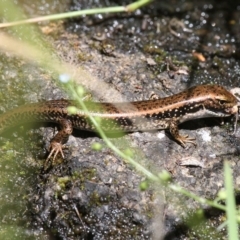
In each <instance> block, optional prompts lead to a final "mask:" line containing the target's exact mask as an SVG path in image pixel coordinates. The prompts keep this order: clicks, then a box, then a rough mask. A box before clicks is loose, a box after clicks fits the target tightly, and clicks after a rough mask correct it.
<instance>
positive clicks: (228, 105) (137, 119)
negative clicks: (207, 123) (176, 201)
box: [0, 85, 238, 162]
mask: <svg viewBox="0 0 240 240" xmlns="http://www.w3.org/2000/svg"><path fill="white" fill-rule="evenodd" d="M85 105H86V107H87V108H88V114H86V113H85V112H84V111H83V110H81V109H80V108H79V110H77V112H76V113H74V114H69V112H68V109H67V108H68V107H69V106H76V107H77V106H78V104H77V103H76V102H74V101H70V100H63V99H61V100H52V101H47V102H42V103H32V104H28V105H24V106H22V107H19V108H16V109H13V110H12V111H9V112H7V113H4V114H2V115H1V116H0V132H2V131H4V130H5V129H7V128H11V127H12V126H14V125H18V124H20V123H23V122H30V121H38V122H39V121H40V122H56V123H58V124H59V125H60V127H61V130H60V131H59V132H58V133H57V134H56V135H55V136H54V138H53V139H52V140H51V144H50V150H51V151H50V154H49V156H48V158H47V161H46V162H48V161H49V160H50V158H51V157H52V156H53V161H54V159H55V158H56V156H57V154H58V153H61V155H62V157H64V155H63V151H62V145H63V144H64V143H65V142H66V141H67V139H68V136H69V135H70V134H71V133H72V131H73V128H77V129H82V130H87V131H95V127H94V125H93V124H92V123H91V122H90V121H89V115H91V116H92V117H98V118H100V119H101V127H102V129H103V130H104V131H106V132H118V131H126V132H133V131H144V130H153V129H169V131H170V133H171V134H172V136H173V138H174V139H175V140H176V141H178V142H179V143H180V144H181V145H182V146H185V144H186V143H192V144H194V145H195V141H194V139H193V138H190V137H188V136H182V135H180V134H179V131H178V124H180V123H182V122H185V121H188V120H192V119H197V118H205V117H228V116H231V115H235V117H236V122H237V119H238V102H237V99H236V97H235V96H234V95H233V94H231V93H230V92H229V91H227V90H226V89H225V88H223V87H222V86H219V85H200V86H196V87H192V88H190V89H188V90H185V91H183V92H180V93H178V94H175V95H173V96H170V97H166V98H162V99H154V100H148V101H138V102H131V103H128V102H125V103H124V102H122V103H92V102H85ZM235 129H236V123H235Z"/></svg>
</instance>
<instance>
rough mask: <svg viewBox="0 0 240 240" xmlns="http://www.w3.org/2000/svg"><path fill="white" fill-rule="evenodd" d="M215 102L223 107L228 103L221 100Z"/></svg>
mask: <svg viewBox="0 0 240 240" xmlns="http://www.w3.org/2000/svg"><path fill="white" fill-rule="evenodd" d="M217 100H218V103H219V104H220V105H224V104H227V103H228V102H227V101H226V100H223V99H217Z"/></svg>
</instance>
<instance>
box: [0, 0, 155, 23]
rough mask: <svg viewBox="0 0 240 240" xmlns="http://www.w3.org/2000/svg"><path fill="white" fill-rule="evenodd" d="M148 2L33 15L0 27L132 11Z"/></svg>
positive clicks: (1, 5)
mask: <svg viewBox="0 0 240 240" xmlns="http://www.w3.org/2000/svg"><path fill="white" fill-rule="evenodd" d="M150 2H152V0H140V1H136V2H134V3H131V4H129V5H127V6H114V7H107V8H93V9H84V10H80V11H73V12H67V13H58V14H52V15H48V16H42V17H35V18H29V19H25V20H19V21H14V22H7V23H1V24H0V28H4V27H12V26H17V25H21V24H27V23H36V22H43V21H52V20H59V19H65V18H73V17H79V16H85V15H92V14H100V13H116V12H132V11H135V10H136V9H138V8H140V7H142V6H144V5H146V4H148V3H150ZM0 7H2V8H4V4H0Z"/></svg>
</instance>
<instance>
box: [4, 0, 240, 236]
mask: <svg viewBox="0 0 240 240" xmlns="http://www.w3.org/2000/svg"><path fill="white" fill-rule="evenodd" d="M63 2H64V3H62V4H56V2H55V1H50V3H51V4H50V5H51V6H55V7H53V8H52V7H51V8H52V9H51V8H49V5H47V4H46V3H44V2H39V3H36V4H33V5H31V6H30V7H26V6H27V5H28V4H29V3H28V1H21V2H18V5H20V6H23V7H24V10H25V12H26V13H27V14H29V16H34V15H42V14H44V13H53V12H54V13H55V12H58V10H59V11H68V10H79V9H85V8H94V7H103V6H106V3H105V1H100V2H99V1H91V2H89V1H80V2H81V3H79V2H77V1H69V2H68V3H67V2H65V1H63ZM127 3H129V2H128V1H126V2H122V1H109V4H110V5H111V6H114V5H117V4H123V5H124V4H127ZM21 4H23V5H21ZM59 6H60V7H59ZM63 6H64V8H63ZM43 9H44V11H43ZM238 9H239V8H238V7H237V3H236V4H235V5H234V4H232V5H230V3H226V2H225V1H220V2H218V3H216V2H215V1H207V2H205V1H178V2H177V3H176V2H175V1H167V2H162V1H161V3H159V2H158V1H155V2H153V3H152V4H150V5H149V6H146V7H144V8H143V9H141V10H138V11H136V12H134V13H125V14H120V13H119V14H108V15H106V16H105V15H101V14H98V15H95V16H86V17H84V18H77V19H71V20H66V21H64V22H51V23H43V24H41V25H39V28H38V29H39V31H41V37H42V39H44V41H46V42H48V46H49V49H50V51H51V52H52V55H53V58H59V59H61V60H62V61H66V62H68V63H71V64H72V65H73V66H74V67H76V68H84V69H86V70H87V71H88V72H89V73H90V74H91V75H92V76H93V78H94V79H96V80H95V82H94V84H95V85H96V88H95V89H94V91H93V93H94V96H93V99H94V100H97V101H106V99H107V100H108V101H120V100H127V101H135V100H147V99H149V96H150V95H151V93H152V92H154V93H155V94H156V95H158V96H160V97H165V96H169V95H172V94H174V93H177V92H180V91H182V90H184V89H186V88H188V87H190V86H194V85H198V84H206V83H209V84H220V85H223V86H225V87H227V88H228V89H230V88H232V87H238V85H239V74H240V68H239V46H238V45H237V43H238V42H239V31H238V29H239V21H238V19H239V15H240V11H239V10H238ZM9 31H10V30H9ZM32 40H33V42H34V41H35V42H38V39H35V38H34V37H33V39H32ZM169 59H171V61H172V62H173V64H174V66H177V70H176V69H175V68H174V67H171V66H170V71H167V65H168V61H169ZM0 69H1V81H0V85H1V86H0V88H1V89H4V91H1V95H0V100H1V107H0V110H1V112H5V111H7V110H9V109H12V108H14V107H16V106H20V105H22V104H25V103H29V102H36V101H41V100H48V99H59V98H66V97H67V98H68V95H67V94H66V93H65V92H64V91H63V90H62V89H61V88H59V86H58V82H57V83H56V80H57V79H56V77H55V76H54V77H53V76H52V75H51V72H50V71H46V70H44V69H43V68H39V67H38V66H36V65H35V64H29V63H28V62H26V61H23V60H20V59H18V58H17V57H14V56H13V55H12V54H10V53H5V52H1V61H0ZM179 69H180V70H181V71H180V70H179ZM84 78H85V76H84V75H83V76H78V80H79V82H78V83H81V81H82V79H84ZM102 82H104V83H107V84H108V85H107V86H108V88H109V89H110V88H111V89H114V90H116V91H117V92H118V93H120V94H121V96H120V97H116V96H115V95H113V94H109V89H108V88H106V89H104V92H100V93H99V92H98V89H99V88H98V85H99V84H100V83H102ZM91 90H92V89H91ZM39 127H40V128H39ZM54 127H55V125H54V124H50V125H44V127H43V125H37V126H34V127H32V126H29V125H28V124H26V125H24V128H23V129H22V128H18V127H16V128H14V129H13V130H12V131H10V132H8V133H7V134H6V133H4V134H3V136H2V137H3V139H1V141H2V146H4V147H2V152H3V153H4V155H3V156H2V166H3V169H4V171H6V169H11V171H12V174H13V175H14V177H13V178H12V181H13V182H14V181H15V183H16V186H15V188H16V189H17V188H18V187H20V186H21V187H22V188H23V190H22V191H20V192H21V193H22V194H23V195H26V196H27V197H26V196H25V199H27V200H26V202H27V203H21V204H22V205H21V206H24V204H26V205H27V206H28V207H27V210H25V211H24V220H20V222H22V221H23V222H24V223H27V224H26V225H27V226H29V229H30V230H29V237H30V238H31V237H34V238H36V239H95V240H96V239H160V238H164V237H165V239H175V238H176V239H188V237H189V236H190V235H191V234H192V233H190V232H191V231H190V230H189V229H188V228H187V226H186V225H184V221H183V219H184V218H187V216H188V215H191V212H192V211H193V210H195V209H196V208H197V207H199V206H200V204H199V203H196V202H194V201H193V200H191V199H187V198H186V197H183V196H179V195H178V194H175V193H173V192H172V191H170V190H168V189H165V188H163V187H162V186H158V187H156V186H150V188H148V189H147V190H146V191H140V187H139V186H140V184H141V182H142V181H144V180H145V179H146V177H145V176H143V175H141V174H140V173H139V172H138V171H136V170H135V169H134V168H133V167H132V166H131V165H130V164H128V163H126V162H124V161H123V160H122V159H121V158H120V157H118V156H117V155H116V154H115V153H114V152H113V151H111V150H109V149H108V148H107V147H106V146H105V144H104V142H103V140H102V139H101V138H99V137H98V136H97V134H92V133H87V132H81V131H78V130H75V131H74V133H73V136H71V137H70V139H69V141H68V143H67V146H68V148H67V149H66V150H64V153H65V155H66V159H64V161H62V162H61V160H59V162H57V163H56V164H55V165H54V166H52V167H51V168H49V169H48V170H47V171H44V170H43V168H42V161H38V160H39V159H42V158H44V157H42V156H41V155H39V152H40V151H41V149H42V148H44V146H45V145H46V146H47V144H48V142H49V139H51V137H52V136H53V134H54V133H55V129H54ZM231 131H232V123H231V119H226V120H225V124H224V125H223V126H222V125H221V121H220V120H219V119H208V120H206V119H204V120H197V121H193V122H187V123H185V124H183V125H181V133H182V134H188V135H189V136H191V137H195V138H196V142H197V147H194V146H192V145H188V146H187V148H185V149H184V148H182V147H181V146H180V145H178V144H177V143H176V142H174V141H173V140H172V139H171V136H170V135H169V134H168V132H167V131H166V132H165V131H160V132H143V133H142V132H136V133H129V134H126V135H124V136H122V137H120V138H112V141H113V142H114V143H115V144H116V145H117V146H118V147H119V148H120V149H121V150H125V149H126V148H127V147H131V148H132V149H133V151H134V153H135V154H136V156H137V159H136V160H138V161H139V162H140V163H141V164H142V165H143V166H145V167H146V168H148V169H149V170H150V171H152V172H154V173H158V172H161V170H163V169H167V170H168V171H169V172H170V173H171V175H172V177H173V180H174V181H175V182H176V183H178V184H179V185H181V186H182V187H185V188H186V189H188V190H189V191H193V192H194V193H196V194H198V195H200V196H203V197H206V198H214V197H216V194H217V192H218V191H219V190H220V189H221V188H223V162H224V160H228V161H229V162H230V164H231V167H232V168H233V171H234V173H233V174H234V179H236V187H239V181H237V176H238V175H239V168H238V165H239V163H238V153H239V138H237V137H234V136H231V135H230V134H229V133H230V132H231ZM9 142H11V143H12V144H11V146H10V147H11V148H10V149H11V151H13V152H14V157H13V159H12V155H11V161H15V162H16V164H17V166H18V168H17V169H18V170H16V166H13V167H12V166H11V165H9V164H10V163H9V162H8V161H7V160H8V159H9V158H10V157H9V148H6V145H7V143H8V144H9ZM94 143H100V144H101V145H102V146H103V148H102V149H101V150H99V151H94V150H93V149H92V145H93V144H94ZM26 146H27V147H26ZM6 149H8V151H7V154H8V155H5V153H6ZM23 149H24V150H23ZM3 153H2V154H3ZM43 155H44V154H43ZM189 158H192V159H194V161H198V162H199V165H200V166H198V167H192V166H180V164H179V162H181V161H186V159H187V160H189ZM146 159H147V160H146ZM9 166H10V167H9ZM23 171H24V172H26V173H25V174H22V175H20V176H19V175H17V174H19V173H21V172H23ZM15 172H17V173H16V174H14V173H15ZM15 175H16V176H15ZM7 177H8V176H6V178H7ZM26 179H29V181H28V183H27V184H26V183H25V184H26V187H24V186H25V185H24V183H23V182H25V181H27V180H26ZM24 190H25V191H24ZM8 191H11V190H9V189H8ZM19 194H20V193H19ZM9 198H11V196H10V197H9ZM19 198H21V200H22V199H24V197H23V196H22V195H20V197H19ZM19 198H18V199H19ZM14 199H15V198H14ZM16 199H17V198H16ZM2 208H3V207H2ZM23 209H24V207H23ZM208 212H209V213H212V212H213V214H212V215H211V217H209V218H207V219H209V220H208V221H207V222H206V225H204V226H202V229H204V228H207V227H208V226H209V225H211V224H212V223H213V224H215V225H216V226H218V225H219V222H218V219H219V221H221V219H220V218H221V214H220V213H218V212H217V213H216V212H214V211H213V210H212V209H211V210H209V211H208ZM212 216H214V217H212ZM19 218H20V216H18V219H19ZM9 219H10V217H9ZM211 228H212V226H211ZM194 234H196V237H199V236H201V237H202V238H203V239H204V237H205V236H204V231H203V230H202V231H201V228H200V229H199V230H198V232H196V233H194ZM225 234H226V233H225V232H218V233H216V231H212V236H213V237H214V238H215V239H223V237H224V236H225Z"/></svg>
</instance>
